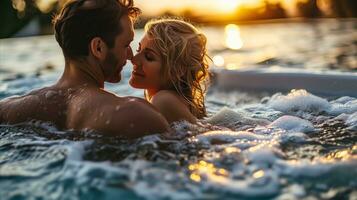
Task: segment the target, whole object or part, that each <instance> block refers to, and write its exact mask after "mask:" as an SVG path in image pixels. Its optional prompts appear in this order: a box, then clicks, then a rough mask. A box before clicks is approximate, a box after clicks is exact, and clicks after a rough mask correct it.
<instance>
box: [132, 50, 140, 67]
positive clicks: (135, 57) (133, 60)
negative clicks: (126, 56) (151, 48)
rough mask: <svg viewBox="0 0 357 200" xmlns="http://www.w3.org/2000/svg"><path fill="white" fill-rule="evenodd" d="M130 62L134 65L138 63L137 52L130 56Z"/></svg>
mask: <svg viewBox="0 0 357 200" xmlns="http://www.w3.org/2000/svg"><path fill="white" fill-rule="evenodd" d="M131 62H132V63H133V65H136V66H137V65H139V54H138V53H137V54H136V55H135V56H133V57H132V58H131Z"/></svg>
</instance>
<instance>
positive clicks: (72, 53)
mask: <svg viewBox="0 0 357 200" xmlns="http://www.w3.org/2000/svg"><path fill="white" fill-rule="evenodd" d="M139 13H140V10H139V9H138V8H136V7H134V6H133V0H70V1H69V2H68V3H67V4H65V6H64V7H63V9H62V10H61V12H60V13H59V14H58V15H57V16H56V17H55V18H54V20H53V22H54V28H55V37H56V40H57V42H58V44H59V45H60V46H61V48H62V51H63V54H64V56H65V58H66V59H69V60H75V59H80V58H85V57H87V56H94V58H96V60H98V64H99V65H100V67H101V70H102V71H103V75H104V78H105V80H106V81H109V82H118V81H119V80H120V71H121V67H122V66H123V65H124V64H125V63H126V60H127V59H130V58H131V56H132V51H131V48H130V46H129V44H130V42H131V41H132V39H133V34H134V33H133V24H132V19H133V18H136V17H137V15H138V14H139Z"/></svg>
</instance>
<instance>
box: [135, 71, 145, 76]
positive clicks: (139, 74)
mask: <svg viewBox="0 0 357 200" xmlns="http://www.w3.org/2000/svg"><path fill="white" fill-rule="evenodd" d="M132 74H133V75H134V76H141V77H145V75H144V74H142V73H140V72H137V71H133V72H132Z"/></svg>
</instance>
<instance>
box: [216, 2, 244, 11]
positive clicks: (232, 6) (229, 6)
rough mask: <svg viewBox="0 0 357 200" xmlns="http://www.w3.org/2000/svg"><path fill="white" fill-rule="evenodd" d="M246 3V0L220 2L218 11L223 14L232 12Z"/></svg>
mask: <svg viewBox="0 0 357 200" xmlns="http://www.w3.org/2000/svg"><path fill="white" fill-rule="evenodd" d="M244 2H245V1H244V0H220V1H219V3H218V2H217V9H219V10H220V11H221V12H232V11H234V10H236V9H237V7H238V6H239V5H241V4H242V3H244Z"/></svg>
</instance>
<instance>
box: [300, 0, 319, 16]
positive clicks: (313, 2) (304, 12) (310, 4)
mask: <svg viewBox="0 0 357 200" xmlns="http://www.w3.org/2000/svg"><path fill="white" fill-rule="evenodd" d="M296 7H297V10H298V12H299V14H300V16H302V17H308V18H314V17H320V16H321V14H322V13H321V11H320V9H319V7H318V6H317V0H309V1H305V2H301V1H299V2H298V3H297V4H296Z"/></svg>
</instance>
